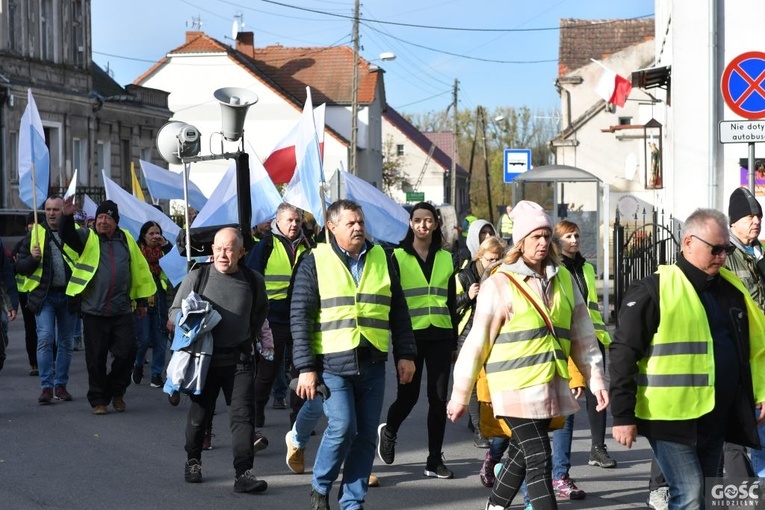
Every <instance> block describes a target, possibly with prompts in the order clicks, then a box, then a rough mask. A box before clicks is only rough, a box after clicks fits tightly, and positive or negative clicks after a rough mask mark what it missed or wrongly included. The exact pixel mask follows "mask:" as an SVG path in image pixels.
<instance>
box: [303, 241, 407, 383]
mask: <svg viewBox="0 0 765 510" xmlns="http://www.w3.org/2000/svg"><path fill="white" fill-rule="evenodd" d="M331 243H332V248H333V250H334V251H335V254H336V255H337V256H338V257H340V260H342V261H343V262H344V263H345V264H346V266H348V267H350V265H349V262H348V256H347V255H345V254H344V253H343V252H342V251H341V250H340V248H339V247H338V246H337V243H336V242H335V240H334V239H332V241H331ZM372 246H373V245H372V243H370V242H367V250H370V249H372ZM388 271H389V273H390V279H391V306H390V317H389V325H390V329H391V342H392V344H393V358H394V359H396V360H399V359H409V360H414V358H415V356H416V353H417V348H416V347H415V343H414V335H413V334H412V321H411V320H410V318H409V309H408V308H407V305H406V299H405V298H404V292H403V291H402V290H401V282H400V280H399V276H398V273H397V272H396V271H395V269H394V268H393V266H392V264H391V262H390V258H389V259H388ZM291 296H292V297H291V302H290V330H291V332H292V338H293V342H294V343H293V347H292V363H293V364H294V366H295V368H296V369H297V370H298V371H300V372H313V371H317V372H323V371H326V372H329V373H332V374H335V375H342V376H344V375H356V374H358V373H359V372H360V371H361V369H362V366H363V364H364V363H378V362H382V361H385V360H386V359H387V358H388V353H387V352H380V351H379V350H377V349H375V348H374V347H372V345H371V344H370V343H369V342H368V341H367V340H366V339H364V338H362V342H361V344H360V345H359V346H358V347H356V348H355V349H352V350H349V351H343V352H337V353H331V354H324V355H315V354H314V353H313V350H312V349H311V336H312V334H313V331H314V327H315V323H316V317H317V315H318V312H319V307H320V306H321V296H320V292H319V288H318V279H317V276H316V260H315V259H314V256H313V253H307V254H306V255H305V256H303V257H301V259H300V260H299V261H298V264H297V266H296V267H295V272H294V278H293V281H292V285H291Z"/></svg>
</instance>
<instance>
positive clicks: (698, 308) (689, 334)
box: [635, 265, 765, 421]
mask: <svg viewBox="0 0 765 510" xmlns="http://www.w3.org/2000/svg"><path fill="white" fill-rule="evenodd" d="M658 273H659V313H660V317H661V318H662V320H661V321H660V322H659V326H658V329H657V330H656V333H655V334H654V335H653V338H652V339H651V343H650V345H649V347H648V350H647V351H646V353H645V356H644V357H643V359H641V360H640V361H639V362H638V376H637V385H638V387H637V402H636V405H635V416H636V417H638V418H641V419H644V420H672V421H676V420H691V419H694V418H698V417H700V416H703V415H705V414H707V413H709V412H710V411H711V410H712V409H713V408H714V405H715V377H714V376H715V361H714V350H713V340H712V332H711V330H710V329H709V323H708V322H707V321H706V311H705V310H704V305H703V304H702V303H701V298H699V296H698V294H697V293H696V290H695V289H694V288H693V285H692V284H691V282H690V281H689V280H688V278H686V277H685V275H684V274H683V272H682V270H681V269H680V268H678V267H677V266H674V265H671V266H659V269H658ZM720 276H721V277H722V278H724V279H725V280H726V281H728V282H730V283H731V284H732V285H733V286H735V287H736V288H737V289H739V290H740V291H741V293H742V294H743V295H744V300H745V302H746V310H747V316H748V320H749V342H750V349H751V351H752V352H751V358H750V360H751V359H754V358H762V356H763V352H762V351H763V349H762V346H763V332H764V331H765V316H764V315H763V313H762V311H761V310H760V309H759V308H758V307H757V304H756V303H755V302H754V300H752V298H751V297H750V296H749V293H748V292H747V291H746V289H745V288H744V285H743V284H742V283H741V280H739V279H738V278H737V277H736V276H735V275H734V274H733V273H732V272H730V271H728V270H727V269H725V268H721V269H720ZM669 318H671V320H670V319H669ZM761 361H762V359H759V362H760V363H761ZM761 368H762V365H761V364H758V363H757V362H755V363H754V364H752V380H753V383H754V390H755V401H756V402H761V401H763V396H762V393H763V390H765V388H764V387H763V375H762V374H761V373H760V372H762V370H761ZM752 405H754V402H753V403H752Z"/></svg>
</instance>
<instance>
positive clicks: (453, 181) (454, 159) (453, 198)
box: [449, 78, 460, 214]
mask: <svg viewBox="0 0 765 510" xmlns="http://www.w3.org/2000/svg"><path fill="white" fill-rule="evenodd" d="M458 87H459V81H458V80H457V79H456V78H455V80H454V92H453V100H452V115H453V116H454V138H453V139H452V168H451V171H450V174H451V175H450V176H449V177H450V179H449V181H450V184H449V185H450V186H451V190H450V191H451V193H450V201H451V205H452V206H453V207H454V210H455V211H456V212H457V214H459V213H460V210H459V209H458V208H457V144H458V143H459V131H458V129H457V89H458Z"/></svg>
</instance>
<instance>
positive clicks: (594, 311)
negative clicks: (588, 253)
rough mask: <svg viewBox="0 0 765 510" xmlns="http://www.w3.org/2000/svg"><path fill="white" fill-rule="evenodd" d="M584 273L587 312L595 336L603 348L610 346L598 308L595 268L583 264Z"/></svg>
mask: <svg viewBox="0 0 765 510" xmlns="http://www.w3.org/2000/svg"><path fill="white" fill-rule="evenodd" d="M582 272H583V273H584V284H585V285H587V311H588V312H590V319H591V320H592V325H593V326H594V327H595V336H596V337H597V338H598V342H600V343H601V344H603V347H608V346H609V345H611V335H609V334H608V331H607V330H606V325H605V323H604V322H603V316H602V315H601V314H600V307H599V306H598V292H597V287H596V286H595V268H594V267H593V266H592V264H590V263H589V262H585V263H584V266H583V267H582Z"/></svg>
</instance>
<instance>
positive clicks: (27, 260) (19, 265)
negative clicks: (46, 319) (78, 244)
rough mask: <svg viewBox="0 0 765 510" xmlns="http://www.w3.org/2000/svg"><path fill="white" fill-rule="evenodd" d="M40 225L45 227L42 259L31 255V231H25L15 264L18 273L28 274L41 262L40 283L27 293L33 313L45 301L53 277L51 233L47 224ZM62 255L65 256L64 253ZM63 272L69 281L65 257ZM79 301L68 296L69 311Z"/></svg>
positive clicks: (28, 306) (72, 310)
mask: <svg viewBox="0 0 765 510" xmlns="http://www.w3.org/2000/svg"><path fill="white" fill-rule="evenodd" d="M40 225H42V226H43V228H45V246H44V247H43V256H42V259H41V260H39V261H38V260H35V259H34V258H33V257H32V252H31V250H30V249H29V246H30V243H31V239H32V232H27V233H26V235H25V236H24V239H22V240H21V243H20V244H19V254H18V259H17V260H16V266H15V267H16V272H17V273H18V274H20V275H24V276H30V275H32V273H34V272H35V271H36V270H37V268H38V267H39V266H40V264H42V268H43V270H42V276H41V277H40V285H38V286H37V287H35V289H34V290H33V291H32V292H30V293H28V295H27V309H29V310H30V311H31V312H32V313H34V314H37V313H38V312H39V311H40V308H41V307H42V304H43V301H45V298H46V297H47V295H48V290H49V289H50V283H51V278H53V269H52V267H51V266H52V262H51V254H52V253H53V252H52V251H51V245H52V244H53V234H52V233H51V231H50V229H49V228H48V226H47V225H43V224H40ZM59 235H60V233H59ZM62 247H63V244H62ZM60 251H61V250H60ZM62 253H63V251H62ZM62 256H63V257H66V256H65V255H62ZM64 272H65V273H66V281H67V282H69V279H70V278H71V277H72V270H71V268H70V267H69V264H68V263H67V261H66V258H65V259H64ZM79 303H80V300H79V297H76V298H69V305H68V307H69V311H70V312H72V313H74V312H75V311H77V310H78V309H79Z"/></svg>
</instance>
